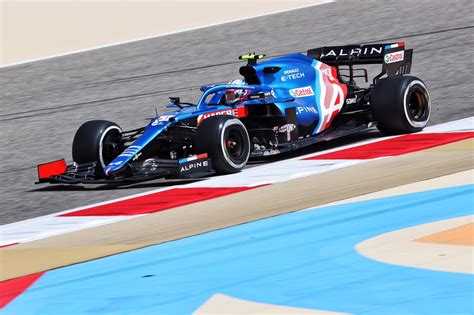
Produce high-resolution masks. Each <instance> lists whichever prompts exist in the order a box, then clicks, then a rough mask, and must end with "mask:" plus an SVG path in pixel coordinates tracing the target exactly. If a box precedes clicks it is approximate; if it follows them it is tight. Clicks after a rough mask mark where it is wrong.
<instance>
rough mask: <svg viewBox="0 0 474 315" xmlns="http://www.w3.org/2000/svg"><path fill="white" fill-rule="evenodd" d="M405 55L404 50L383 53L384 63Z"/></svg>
mask: <svg viewBox="0 0 474 315" xmlns="http://www.w3.org/2000/svg"><path fill="white" fill-rule="evenodd" d="M404 57H405V51H404V50H402V51H397V52H393V53H390V54H385V63H392V62H397V61H402V60H403V58H404Z"/></svg>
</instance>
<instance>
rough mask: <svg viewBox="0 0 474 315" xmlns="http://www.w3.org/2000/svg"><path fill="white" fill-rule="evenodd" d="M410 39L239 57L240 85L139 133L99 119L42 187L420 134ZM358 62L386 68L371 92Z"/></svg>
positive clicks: (206, 91)
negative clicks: (355, 138)
mask: <svg viewBox="0 0 474 315" xmlns="http://www.w3.org/2000/svg"><path fill="white" fill-rule="evenodd" d="M404 46H405V45H404V43H387V44H371V45H349V46H335V47H321V48H315V49H311V50H309V51H308V52H307V54H306V55H305V54H301V53H297V54H291V55H287V56H284V57H279V58H275V59H271V60H268V61H260V62H259V61H258V60H259V59H262V58H263V57H264V55H258V54H248V55H243V56H240V59H242V60H244V61H247V64H246V65H244V66H242V67H241V68H240V71H239V72H240V74H241V75H242V76H243V80H240V81H232V82H231V83H230V84H216V85H206V86H203V87H202V88H201V90H202V92H203V94H202V96H201V98H200V99H199V101H198V102H197V103H196V104H191V103H186V102H181V100H180V98H178V97H173V98H170V100H171V102H170V104H169V105H168V107H170V108H174V109H173V110H172V111H170V112H168V113H165V114H163V115H157V116H156V117H155V118H153V119H152V120H151V122H150V123H149V124H148V125H147V126H145V127H141V128H138V129H135V130H129V131H123V130H122V129H121V128H120V127H119V126H118V125H117V124H115V123H113V122H110V121H105V120H92V121H88V122H86V123H84V124H83V125H82V126H80V128H79V129H78V130H77V132H76V135H75V137H74V141H73V145H72V157H73V160H74V162H73V163H72V164H70V165H66V163H65V161H64V160H60V161H55V162H51V163H46V164H43V165H39V166H38V174H39V182H49V183H67V184H77V183H129V182H136V181H144V180H150V179H155V178H160V177H166V178H193V177H202V176H207V175H210V174H213V173H218V174H229V173H235V172H238V171H240V170H242V168H244V167H245V165H246V164H247V161H248V160H249V158H253V157H259V156H266V155H273V154H278V153H281V152H285V151H290V150H295V149H298V148H301V147H303V146H307V145H311V144H314V143H316V142H319V141H327V140H331V139H335V138H338V137H342V136H345V135H348V134H352V133H355V132H359V131H361V130H366V129H367V128H371V127H372V126H377V127H378V129H379V130H380V131H381V132H382V133H384V134H403V133H412V132H417V131H420V130H422V129H423V128H424V127H425V126H426V124H427V123H428V119H429V116H430V97H429V92H428V89H427V87H426V85H425V84H424V83H423V81H422V80H420V79H419V78H417V77H414V76H408V75H407V74H409V73H410V68H411V60H412V52H413V50H411V49H410V50H406V49H405V47H404ZM361 64H381V65H382V71H381V72H380V73H379V74H378V75H377V76H375V77H374V78H373V80H372V82H371V84H368V86H367V87H364V88H363V87H359V86H357V85H356V83H355V79H356V78H364V79H365V81H366V82H368V74H367V73H368V72H367V69H365V68H356V67H355V66H357V65H361Z"/></svg>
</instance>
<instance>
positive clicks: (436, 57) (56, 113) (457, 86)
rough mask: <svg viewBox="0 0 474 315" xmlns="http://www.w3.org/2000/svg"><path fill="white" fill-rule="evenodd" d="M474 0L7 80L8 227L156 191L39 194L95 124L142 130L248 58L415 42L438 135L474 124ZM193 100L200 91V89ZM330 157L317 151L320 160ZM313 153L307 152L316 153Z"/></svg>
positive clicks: (393, 4)
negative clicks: (471, 119)
mask: <svg viewBox="0 0 474 315" xmlns="http://www.w3.org/2000/svg"><path fill="white" fill-rule="evenodd" d="M472 5H473V4H472V1H470V0H466V1H441V0H436V1H417V2H413V1H354V0H350V1H337V2H335V3H331V4H326V5H322V6H315V7H312V8H306V9H302V10H296V11H291V12H287V13H281V14H278V15H271V16H266V17H260V18H256V19H251V20H246V21H241V22H235V23H230V24H225V25H221V26H217V27H209V28H205V29H200V30H195V31H189V32H185V33H180V34H175V35H170V36H165V37H159V38H155V39H150V40H145V41H139V42H135V43H130V44H125V45H121V46H115V47H109V48H103V49H99V50H94V51H89V52H85V53H80V54H74V55H69V56H64V57H60V58H54V59H49V60H44V61H39V62H35V63H30V64H24V65H18V66H13V67H8V68H1V69H0V93H1V96H0V97H1V112H0V133H1V137H0V147H1V148H2V150H1V151H0V161H1V163H0V196H1V197H2V206H1V211H0V224H6V223H10V222H15V221H19V220H23V219H27V218H31V217H36V216H39V215H44V214H48V213H54V212H57V211H61V210H65V209H69V208H73V207H78V206H83V205H87V204H90V203H93V202H100V201H105V200H108V199H111V198H118V197H122V196H125V195H129V194H131V193H139V192H142V191H147V190H150V189H153V188H156V187H159V186H160V185H167V184H166V183H160V182H151V183H148V184H143V185H139V186H138V187H128V188H123V189H115V190H111V189H107V190H103V189H93V190H90V189H82V188H81V187H79V188H58V189H38V188H40V187H38V186H35V185H34V181H35V179H36V170H35V165H36V164H39V163H41V162H46V161H50V160H55V159H58V158H62V157H65V158H66V159H68V160H70V159H71V153H70V148H71V143H72V138H73V136H74V133H75V131H76V129H77V127H78V126H79V125H80V124H81V123H82V122H84V121H87V120H92V119H107V120H112V121H115V122H117V123H119V124H120V125H121V126H122V127H123V128H124V129H127V128H134V127H138V126H142V125H143V124H145V123H146V121H145V119H144V118H145V117H151V116H153V115H154V112H155V107H156V108H157V109H158V111H159V112H162V111H163V110H164V108H163V104H166V103H167V97H168V96H181V98H182V99H185V100H194V99H196V97H197V96H198V95H199V90H198V87H199V86H200V85H203V84H206V83H214V82H224V81H228V80H231V79H234V78H238V74H237V73H238V72H237V71H238V67H239V62H238V61H237V56H238V55H240V54H241V53H246V52H250V51H256V52H259V53H265V54H267V56H269V57H272V56H278V55H282V54H286V53H291V52H298V51H300V52H303V51H306V50H307V49H308V48H314V47H318V46H323V45H337V44H351V43H371V42H386V41H405V42H406V44H407V46H409V47H413V48H414V49H415V53H414V60H413V67H412V73H413V74H415V75H417V76H419V77H420V78H422V79H423V80H424V81H425V82H426V83H427V85H428V87H429V88H430V89H431V97H432V103H433V113H432V118H431V124H435V123H441V122H446V121H450V120H454V119H458V118H464V117H468V116H473V115H474V106H473V104H472V98H471V97H472V92H471V91H472V51H473V46H474V44H473V40H472V29H473V28H474V18H473V16H472V14H470V13H469V12H472ZM191 89H192V90H191ZM317 149H318V148H317V147H315V148H314V150H317ZM306 153H307V152H306Z"/></svg>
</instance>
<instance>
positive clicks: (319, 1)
mask: <svg viewBox="0 0 474 315" xmlns="http://www.w3.org/2000/svg"><path fill="white" fill-rule="evenodd" d="M332 2H335V0H317V2H315V3H311V4H307V5H302V6H298V7H295V8H291V9H286V10H278V11H272V12H269V13H263V14H258V15H253V16H249V17H245V18H239V19H231V20H227V21H224V22H219V23H210V24H205V25H203V26H198V27H192V28H187V29H182V30H178V31H173V32H167V33H161V34H157V35H152V36H146V37H140V38H135V39H130V40H126V41H120V42H116V43H111V44H106V45H100V46H95V47H90V48H85V49H79V50H74V51H70V52H67V53H62V54H56V55H50V56H45V57H41V58H35V59H29V60H25V61H20V62H14V63H10V64H5V65H1V66H0V69H1V68H6V67H12V66H18V65H22V64H27V63H31V62H35V61H41V60H47V59H52V58H57V57H64V56H68V55H73V54H79V53H83V52H87V51H92V50H97V49H101V48H108V47H113V46H118V45H123V44H129V43H134V42H138V41H142V40H148V39H153V38H158V37H163V36H168V35H175V34H179V33H184V32H189V31H194V30H199V29H203V28H207V27H213V26H219V25H223V24H228V23H234V22H240V21H245V20H249V19H255V18H259V17H263V16H268V15H274V14H280V13H285V12H290V11H294V10H300V9H305V8H309V7H314V6H317V5H322V4H327V3H332Z"/></svg>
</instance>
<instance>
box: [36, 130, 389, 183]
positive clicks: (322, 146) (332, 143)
mask: <svg viewBox="0 0 474 315" xmlns="http://www.w3.org/2000/svg"><path fill="white" fill-rule="evenodd" d="M381 137H383V135H382V134H381V133H380V132H378V131H376V130H368V131H365V132H360V133H356V134H353V135H349V136H345V137H342V138H338V139H334V140H329V141H325V142H318V143H315V144H312V145H309V146H307V147H303V148H300V149H298V150H295V151H290V152H284V153H280V154H276V155H271V156H263V157H259V158H252V159H251V160H249V162H248V168H252V167H256V166H259V165H263V164H269V163H274V162H279V161H282V160H286V159H291V158H297V157H300V156H304V155H308V154H316V153H318V152H322V151H325V150H329V149H334V148H337V147H342V146H345V145H349V144H353V143H356V142H359V141H364V140H370V139H377V138H381ZM214 176H219V175H213V176H210V177H208V178H212V177H214ZM203 180H206V178H198V179H155V180H150V181H147V182H140V183H129V184H103V185H98V184H97V185H96V184H94V185H92V184H91V185H81V184H75V185H61V184H57V185H56V184H54V185H49V186H45V187H41V188H37V189H31V190H28V191H27V192H48V191H51V192H58V191H62V192H67V191H76V192H77V191H101V190H127V189H128V190H133V189H144V188H145V189H146V188H152V189H156V188H161V187H163V188H164V187H173V186H179V185H184V184H189V183H195V182H199V181H203Z"/></svg>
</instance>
